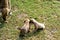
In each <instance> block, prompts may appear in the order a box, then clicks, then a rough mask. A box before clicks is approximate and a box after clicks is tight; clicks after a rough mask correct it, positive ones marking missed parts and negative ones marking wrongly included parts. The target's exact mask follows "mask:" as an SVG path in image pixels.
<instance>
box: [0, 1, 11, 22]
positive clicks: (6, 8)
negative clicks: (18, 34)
mask: <svg viewBox="0 0 60 40" xmlns="http://www.w3.org/2000/svg"><path fill="white" fill-rule="evenodd" d="M10 10H11V6H10V0H0V11H1V12H2V18H3V20H4V21H6V17H7V15H8V14H9V13H10Z"/></svg>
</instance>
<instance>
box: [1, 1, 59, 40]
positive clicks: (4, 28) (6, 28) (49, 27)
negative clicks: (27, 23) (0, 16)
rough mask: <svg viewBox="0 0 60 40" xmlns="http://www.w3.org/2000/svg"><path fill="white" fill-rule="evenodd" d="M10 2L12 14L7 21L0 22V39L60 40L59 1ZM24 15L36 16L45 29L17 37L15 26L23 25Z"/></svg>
mask: <svg viewBox="0 0 60 40" xmlns="http://www.w3.org/2000/svg"><path fill="white" fill-rule="evenodd" d="M11 3H12V12H13V14H12V15H11V16H10V17H9V18H8V23H3V24H0V40H60V1H55V0H53V1H51V0H50V1H46V0H44V1H41V0H11ZM26 17H27V18H29V17H32V18H37V19H36V20H37V21H38V22H41V23H44V24H45V26H46V29H45V30H43V31H40V32H36V33H34V34H33V33H29V34H27V36H26V37H24V38H19V34H20V33H19V30H17V27H21V26H23V21H24V19H25V18H26ZM32 27H34V26H32Z"/></svg>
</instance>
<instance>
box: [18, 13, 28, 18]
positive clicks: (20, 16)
mask: <svg viewBox="0 0 60 40" xmlns="http://www.w3.org/2000/svg"><path fill="white" fill-rule="evenodd" d="M17 17H18V19H24V18H27V17H28V15H27V14H25V13H21V14H19V15H17Z"/></svg>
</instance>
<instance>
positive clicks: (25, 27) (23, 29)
mask: <svg viewBox="0 0 60 40" xmlns="http://www.w3.org/2000/svg"><path fill="white" fill-rule="evenodd" d="M29 22H30V20H29V19H26V20H25V21H24V25H23V26H22V27H21V28H18V29H19V30H20V36H25V34H26V33H28V32H29V29H30V27H29Z"/></svg>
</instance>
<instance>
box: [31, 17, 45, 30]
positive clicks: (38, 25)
mask: <svg viewBox="0 0 60 40" xmlns="http://www.w3.org/2000/svg"><path fill="white" fill-rule="evenodd" d="M30 23H32V24H34V26H35V29H34V31H37V30H43V29H45V25H44V24H43V23H39V22H37V21H36V20H35V19H33V18H32V19H31V20H30Z"/></svg>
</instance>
